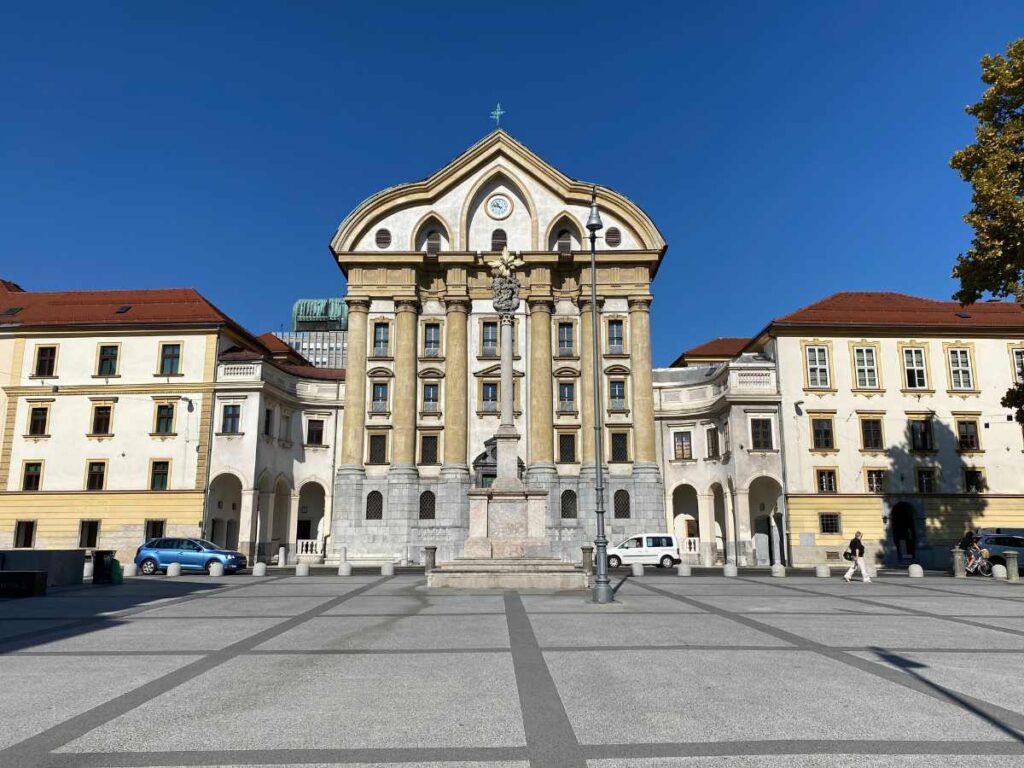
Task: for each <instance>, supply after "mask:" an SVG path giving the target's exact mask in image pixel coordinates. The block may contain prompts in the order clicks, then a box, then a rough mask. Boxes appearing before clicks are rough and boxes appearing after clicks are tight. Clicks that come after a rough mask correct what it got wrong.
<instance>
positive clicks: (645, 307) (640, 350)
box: [629, 296, 658, 469]
mask: <svg viewBox="0 0 1024 768" xmlns="http://www.w3.org/2000/svg"><path fill="white" fill-rule="evenodd" d="M650 310H651V297H650V296H630V298H629V356H630V362H631V364H632V365H631V373H632V379H633V441H634V443H635V452H636V455H635V457H634V458H635V462H634V466H636V465H648V466H653V467H654V468H655V469H656V468H657V466H658V456H657V454H656V452H655V446H654V388H653V386H652V385H651V323H650Z"/></svg>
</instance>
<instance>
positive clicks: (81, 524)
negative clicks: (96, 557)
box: [77, 518, 103, 549]
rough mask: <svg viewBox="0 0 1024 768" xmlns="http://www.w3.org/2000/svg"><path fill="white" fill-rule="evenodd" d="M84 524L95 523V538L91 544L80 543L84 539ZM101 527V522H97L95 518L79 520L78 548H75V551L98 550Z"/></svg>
mask: <svg viewBox="0 0 1024 768" xmlns="http://www.w3.org/2000/svg"><path fill="white" fill-rule="evenodd" d="M86 523H95V525H96V531H95V538H94V539H93V542H92V544H83V543H82V541H83V539H84V534H85V524H86ZM102 527H103V521H102V520H97V519H96V518H87V519H80V520H79V521H78V547H77V549H99V546H100V530H101V529H102Z"/></svg>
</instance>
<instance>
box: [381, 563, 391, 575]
mask: <svg viewBox="0 0 1024 768" xmlns="http://www.w3.org/2000/svg"><path fill="white" fill-rule="evenodd" d="M380 575H381V576H394V575H395V564H394V563H382V564H381V566H380Z"/></svg>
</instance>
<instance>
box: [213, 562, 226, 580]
mask: <svg viewBox="0 0 1024 768" xmlns="http://www.w3.org/2000/svg"><path fill="white" fill-rule="evenodd" d="M210 575H211V576H213V577H214V578H218V579H219V578H220V577H221V576H223V575H224V563H213V564H211V565H210Z"/></svg>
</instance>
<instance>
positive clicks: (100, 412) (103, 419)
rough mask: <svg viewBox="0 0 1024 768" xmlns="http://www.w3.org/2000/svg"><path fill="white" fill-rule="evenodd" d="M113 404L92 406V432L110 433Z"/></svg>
mask: <svg viewBox="0 0 1024 768" xmlns="http://www.w3.org/2000/svg"><path fill="white" fill-rule="evenodd" d="M112 410H113V409H112V406H109V405H94V406H93V407H92V432H91V433H90V434H93V435H109V434H110V415H111V413H112Z"/></svg>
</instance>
